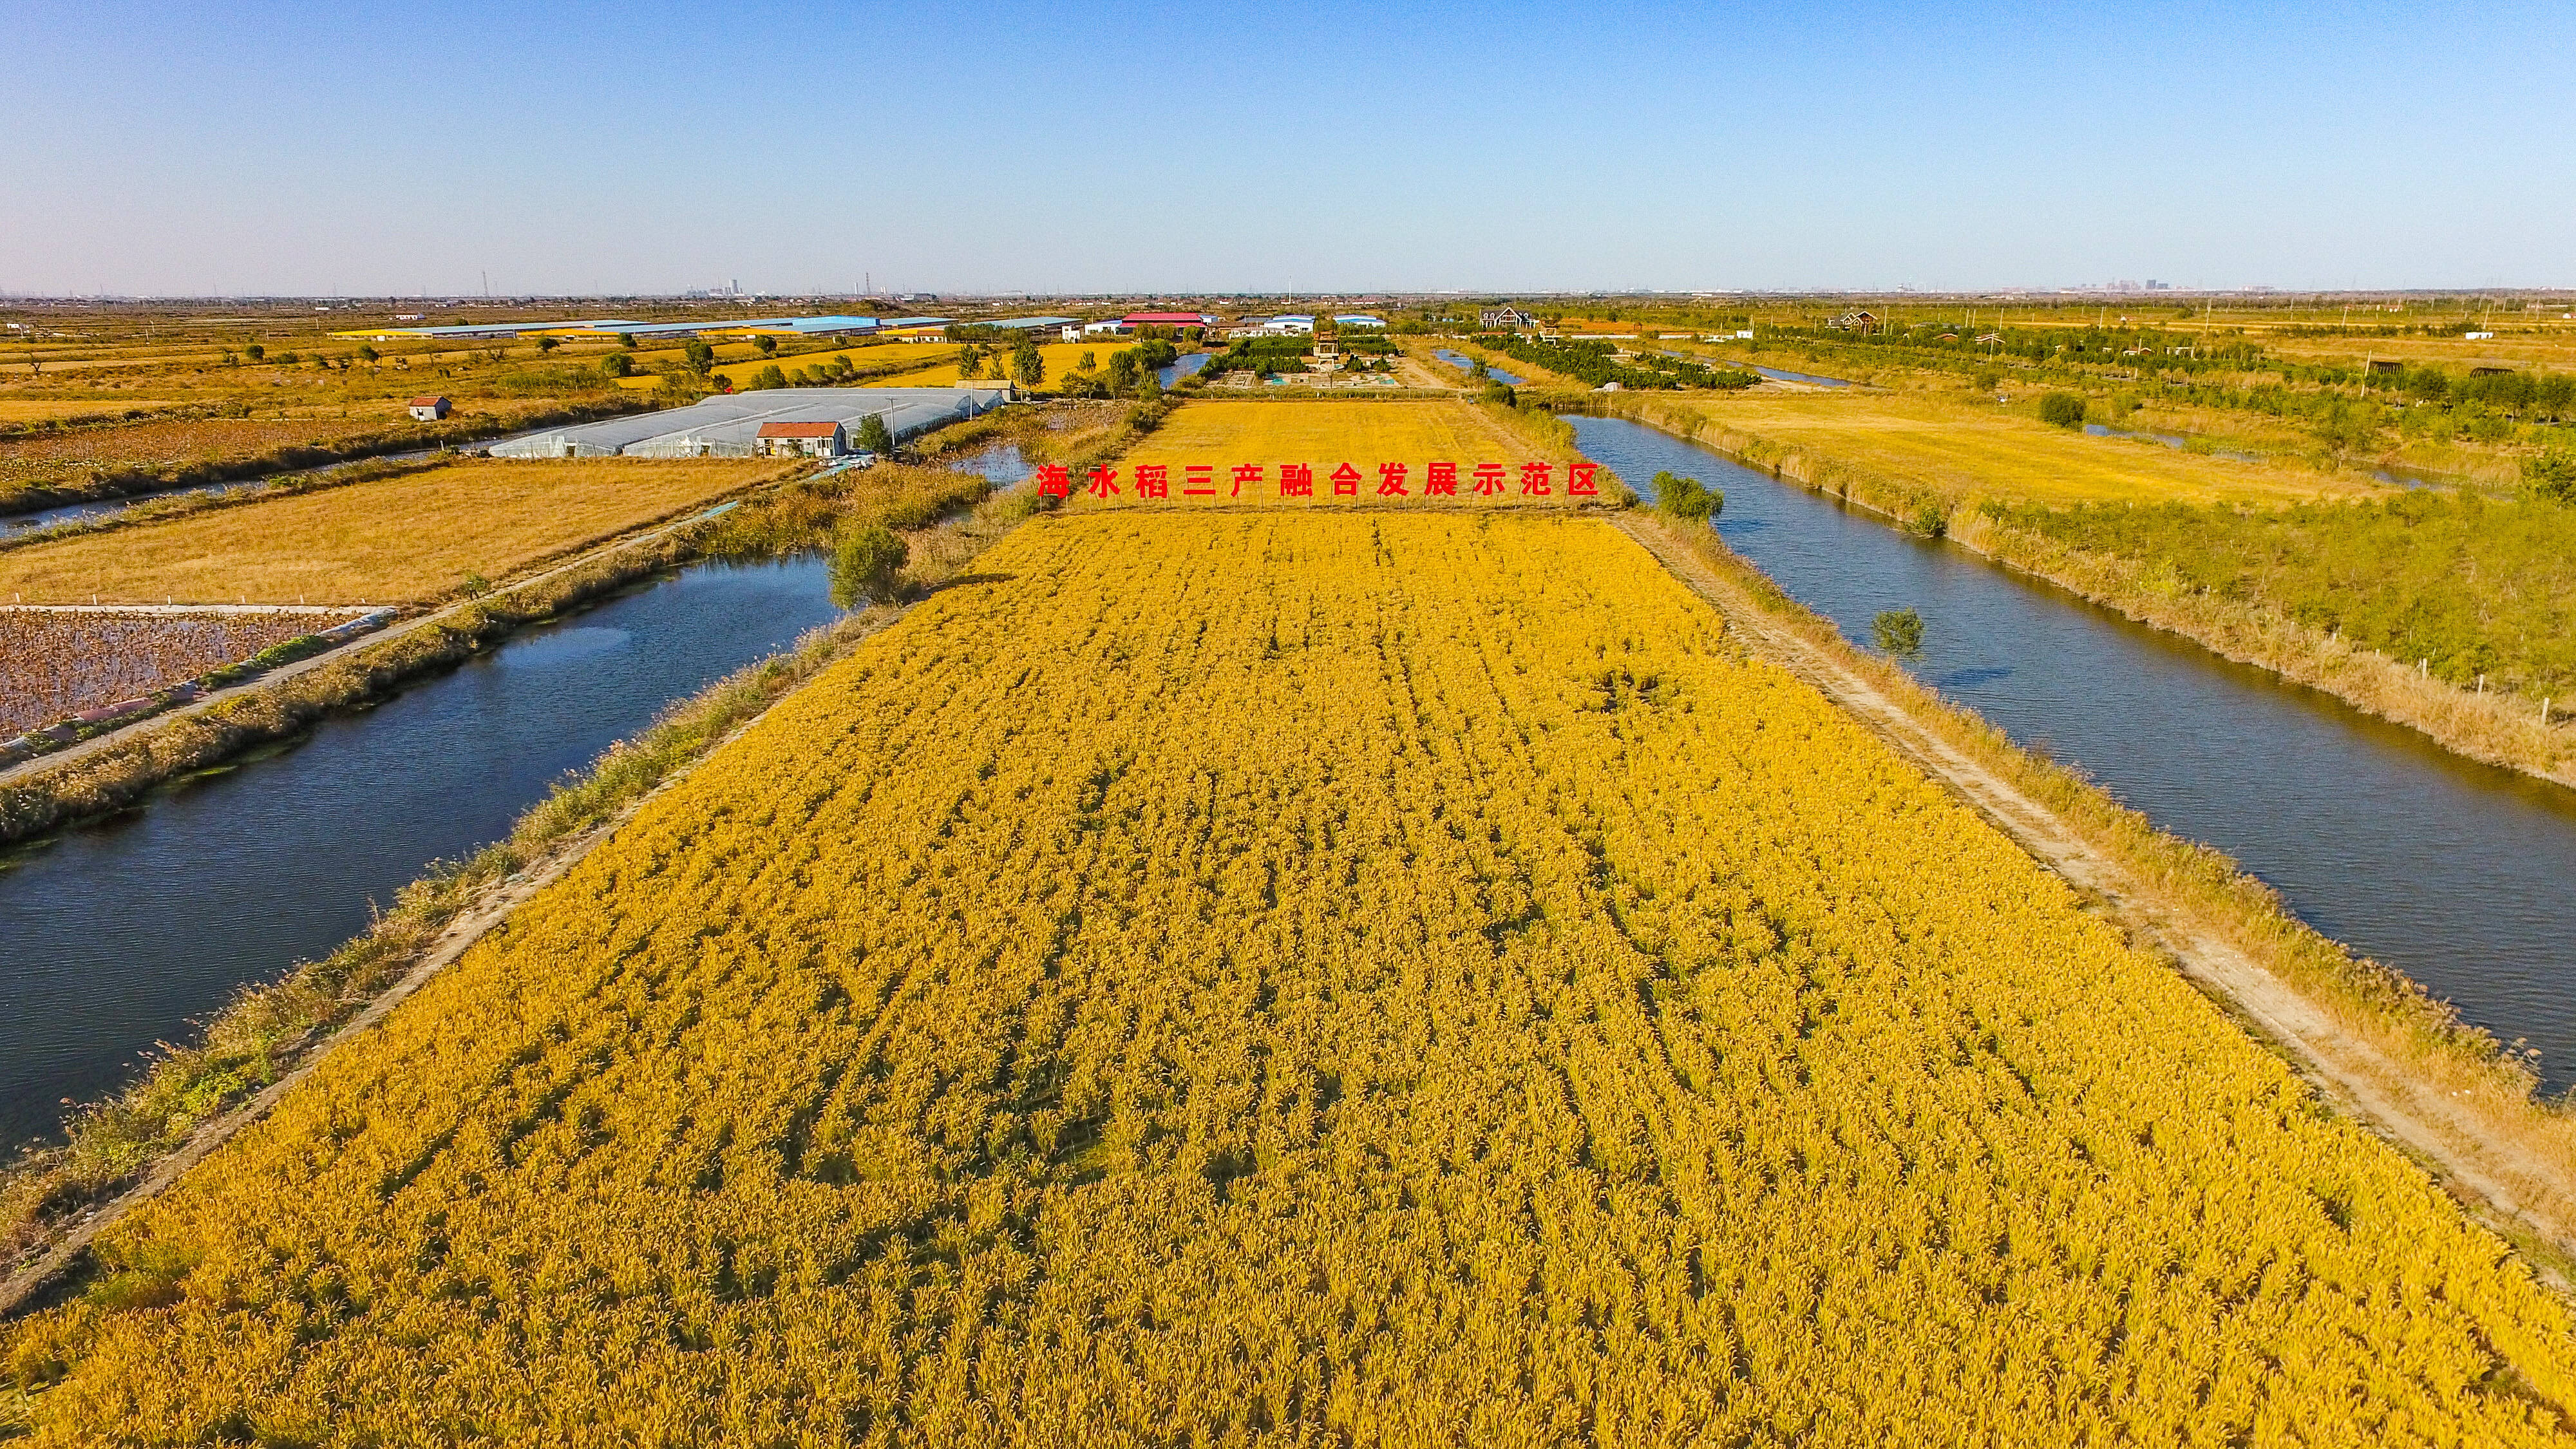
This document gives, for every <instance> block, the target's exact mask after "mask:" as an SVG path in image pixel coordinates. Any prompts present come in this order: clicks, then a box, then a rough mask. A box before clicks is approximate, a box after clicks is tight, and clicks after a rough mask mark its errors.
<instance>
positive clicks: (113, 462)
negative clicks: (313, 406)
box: [0, 403, 403, 498]
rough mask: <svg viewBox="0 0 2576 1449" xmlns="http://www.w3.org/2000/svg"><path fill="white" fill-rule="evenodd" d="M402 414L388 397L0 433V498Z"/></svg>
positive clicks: (317, 438)
mask: <svg viewBox="0 0 2576 1449" xmlns="http://www.w3.org/2000/svg"><path fill="white" fill-rule="evenodd" d="M94 410H96V411H107V410H109V405H108V404H103V403H102V404H98V405H96V407H95V409H94ZM402 421H403V412H402V409H401V408H400V407H397V406H394V405H391V404H385V405H380V406H379V407H377V408H376V409H374V410H373V411H366V412H360V413H359V414H357V415H356V416H352V417H349V418H346V419H341V418H336V417H335V418H331V419H321V418H257V419H254V418H173V419H170V420H167V421H163V422H142V423H135V424H132V425H130V426H126V427H113V428H91V429H85V430H83V431H80V432H69V433H38V434H36V435H34V436H31V437H24V438H8V439H0V498H5V497H7V496H8V495H9V494H10V493H12V492H15V491H17V490H19V489H22V488H31V487H43V486H49V485H50V486H61V485H65V484H77V483H82V482H86V481H88V478H89V476H90V475H91V474H93V473H100V472H125V471H128V470H161V469H170V468H180V467H185V466H187V465H188V464H191V463H202V462H208V461H212V460H215V459H219V458H230V457H240V456H246V455H251V454H257V453H263V452H267V451H269V450H271V449H275V448H287V447H297V446H303V445H313V446H320V447H328V446H330V444H331V443H332V442H333V441H334V440H335V439H338V438H341V437H353V436H357V435H360V434H365V433H378V432H383V431H385V430H387V429H389V428H392V427H396V426H398V425H400V424H401V423H402Z"/></svg>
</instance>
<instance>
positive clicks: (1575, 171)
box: [0, 0, 2576, 299]
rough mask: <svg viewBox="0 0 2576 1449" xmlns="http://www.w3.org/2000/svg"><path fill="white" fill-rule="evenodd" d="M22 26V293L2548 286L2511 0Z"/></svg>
mask: <svg viewBox="0 0 2576 1449" xmlns="http://www.w3.org/2000/svg"><path fill="white" fill-rule="evenodd" d="M12 17H13V18H12V23H11V26H10V30H11V33H12V37H13V40H15V41H16V42H18V44H17V46H16V54H15V56H14V59H15V60H16V61H17V64H16V65H14V66H13V67H12V80H13V85H12V86H11V87H10V88H9V89H8V90H7V92H6V93H5V94H0V116H6V117H7V122H8V124H7V131H8V134H9V135H10V136H11V137H12V138H13V144H12V147H11V151H12V153H13V154H11V155H10V157H9V165H8V166H7V167H6V169H5V171H0V294H7V295H14V296H25V297H44V296H62V295H65V294H75V295H92V296H99V295H121V296H132V297H146V296H158V297H197V298H207V299H219V298H225V297H257V296H274V297H290V296H291V297H314V296H353V297H371V296H372V297H387V296H391V297H402V296H427V297H454V296H472V295H480V294H481V293H483V292H484V291H485V289H486V286H487V282H486V277H487V276H488V286H489V289H490V291H491V292H492V293H493V294H494V295H495V296H496V297H504V296H523V295H542V296H562V297H575V296H650V295H671V294H675V293H678V292H682V291H686V290H692V289H704V288H710V287H721V286H723V285H725V284H726V283H728V282H733V281H738V282H739V283H740V284H741V286H742V287H743V288H744V290H746V291H756V292H762V293H767V294H773V295H779V294H799V293H811V294H819V295H845V294H850V293H855V292H859V291H861V290H865V289H872V290H874V291H876V292H879V293H886V292H935V293H944V294H951V295H987V296H998V295H1005V294H1014V293H1019V294H1027V295H1031V296H1069V295H1085V294H1091V295H1098V294H1127V295H1133V294H1144V293H1158V292H1159V293H1164V294H1190V293H1205V294H1278V293H1295V294H1308V295H1314V294H1345V295H1347V294H1356V293H1368V292H1406V293H1433V292H1441V291H1457V292H1463V293H1468V294H1478V293H1536V292H1588V291H1615V292H1636V291H1647V290H1661V291H1674V292H1690V291H1698V290H1721V289H1725V290H1745V291H1762V292H1810V293H1812V292H1823V291H1865V292H1887V291H1893V290H1895V289H1898V288H1900V287H1906V286H1911V287H1914V288H1916V289H1919V290H1921V291H1924V292H1926V293H1935V294H1937V293H1960V292H1984V291H1995V290H2001V289H2006V288H2015V287H2023V288H2032V289H2038V290H2047V289H2052V288H2060V287H2077V286H2099V285H2100V284H2103V283H2107V282H2111V281H2114V280H2121V279H2127V280H2135V281H2138V282H2141V283H2143V282H2145V281H2147V280H2149V279H2154V280H2158V281H2163V282H2167V283H2170V284H2172V285H2173V286H2174V287H2175V288H2176V289H2178V290H2184V291H2198V290H2227V289H2238V288H2245V287H2250V286H2270V287H2273V288H2276V289H2279V290H2281V291H2285V292H2310V291H2329V292H2334V291H2347V290H2373V291H2384V290H2431V291H2441V290H2470V289H2498V288H2550V287H2564V286H2567V285H2569V284H2570V283H2571V282H2576V265H2571V258H2576V181H2571V180H2570V179H2569V178H2568V176H2567V174H2566V169H2565V167H2564V166H2563V165H2562V164H2558V158H2557V157H2556V156H2555V155H2554V154H2553V153H2554V151H2555V145H2554V143H2555V142H2556V141H2557V139H2558V138H2559V137H2560V136H2561V135H2563V133H2564V129H2565V126H2564V121H2563V114H2562V113H2563V107H2564V100H2565V94H2566V84H2565V81H2564V78H2563V76H2562V75H2560V74H2557V73H2555V72H2554V69H2553V68H2554V67H2555V66H2556V65H2557V64H2558V62H2556V61H2554V60H2553V59H2552V58H2551V57H2553V56H2555V55H2563V54H2564V53H2565V52H2566V50H2567V42H2568V41H2569V40H2571V39H2576V14H2571V13H2570V12H2568V11H2566V10H2564V9H2542V8H2540V7H2536V6H2521V7H2497V8H2486V9H2478V10H2469V9H2466V8H2456V9H2446V8H2443V7H2424V6H2413V7H2404V8H2400V7H2396V6H2391V5H2375V4H2363V5H2353V6H2343V7H2337V8H2335V9H2333V10H2331V11H2329V10H2325V9H2323V8H2307V7H2273V8H2269V9H2262V10H2234V9H2221V8H2217V7H2170V8H2168V9H2166V10H2164V11H2161V12H2159V13H2157V14H2154V15H2150V16H2143V17H2141V16H2131V15H2122V14H2095V15H2082V16H2047V17H2043V18H2041V19H2039V20H2037V21H2034V20H2033V18H2032V15H2031V12H2029V11H2028V10H2026V9H2021V8H2014V9H2006V8H2004V7H2001V6H1976V7H1970V6H1950V7H1943V8H1942V9H1940V10H1939V11H1937V12H1931V13H1924V12H1917V11H1911V10H1904V9H1899V8H1895V7H1888V6H1875V5H1864V6H1860V7H1855V8H1852V9H1849V10H1846V11H1841V12H1837V13H1836V14H1835V16H1834V17H1833V18H1832V20H1831V22H1830V24H1829V25H1820V24H1819V23H1818V22H1816V21H1814V20H1811V19H1809V18H1807V17H1806V16H1805V15H1804V14H1802V13H1798V12H1793V11H1790V10H1789V9H1788V8H1786V7H1781V6H1776V5H1761V6H1747V7H1742V8H1739V9H1736V10H1733V11H1729V12H1725V13H1710V12H1706V11H1703V10H1699V9H1681V8H1671V7H1660V6H1650V5H1626V6H1610V7H1605V8H1597V9H1592V10H1587V11H1585V12H1584V13H1583V14H1582V15H1580V16H1567V15H1564V14H1560V13H1558V12H1555V11H1552V10H1543V9H1539V8H1535V7H1523V6H1503V7H1495V8H1490V9H1486V10H1481V11H1478V12H1475V13H1473V14H1451V13H1448V12H1445V11H1443V12H1434V11H1430V10H1427V9H1423V8H1419V7H1402V6H1394V7H1376V6H1354V5H1345V4H1329V3H1328V4H1323V5H1318V6H1312V7H1307V8H1304V9H1301V10H1298V11H1294V12H1264V13H1262V14H1259V15H1256V16H1248V17H1247V16H1237V15H1229V14H1220V13H1215V12H1200V11H1175V12H1171V13H1169V14H1141V13H1134V12H1125V11H1121V12H1115V13H1110V14H1105V15H1096V16H1095V15H1080V14H1073V13H1069V12H1066V11H1063V10H1059V9H1056V8H1051V7H1048V8H1041V7H1028V6H1020V5H1000V6H995V7H990V8H987V9H983V10H975V11H963V10H961V11H939V12H930V11H924V10H919V9H913V8H904V7H891V6H877V5H868V6H855V7H849V8H846V9H843V10H840V11H836V12H833V13H830V14H810V13H805V12H802V11H799V10H796V9H792V8H789V7H783V6H776V5H752V6H745V7H740V8H737V9H734V10H728V11H723V12H709V11H706V10H704V9H698V8H689V9H683V8H681V7H678V6H675V5H669V4H645V5H639V6H635V7H629V8H626V9H621V10H619V11H617V12H615V13H614V14H613V15H610V16H607V17H606V18H601V17H597V16H591V15H580V16H563V17H557V16H554V15H550V14H548V13H544V12H536V11H530V10H525V9H514V8H504V7H500V6H495V5H490V4H487V3H461V4H448V5H435V4H433V5H424V6H406V7H403V8H401V9H399V10H393V11H383V12H365V11H355V10H350V9H346V8H325V7H322V6H319V5H310V4H264V5H254V6H249V7H232V8H228V9H227V10H226V11H224V12H222V13H214V12H207V11H201V10H197V9H194V8H186V7H179V6H176V5H172V4H168V3H161V0H154V3H145V4H140V5H134V6H130V7H124V8H121V9H116V10H112V11H111V10H101V9H97V8H93V7H81V6H74V5H71V4H67V3H62V0H33V3H21V4H17V5H14V6H12Z"/></svg>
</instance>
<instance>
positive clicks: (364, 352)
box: [358, 342, 380, 366]
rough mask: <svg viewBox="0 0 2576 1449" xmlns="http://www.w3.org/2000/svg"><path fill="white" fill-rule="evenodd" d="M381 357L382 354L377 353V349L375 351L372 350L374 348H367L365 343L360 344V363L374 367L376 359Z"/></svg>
mask: <svg viewBox="0 0 2576 1449" xmlns="http://www.w3.org/2000/svg"><path fill="white" fill-rule="evenodd" d="M379 355H380V354H379V353H378V352H377V351H376V349H374V348H372V347H369V346H367V345H366V344H365V343H363V342H362V343H359V344H358V360H359V361H360V362H363V363H366V364H368V365H369V366H373V365H374V364H375V361H376V358H377V357H378V356H379Z"/></svg>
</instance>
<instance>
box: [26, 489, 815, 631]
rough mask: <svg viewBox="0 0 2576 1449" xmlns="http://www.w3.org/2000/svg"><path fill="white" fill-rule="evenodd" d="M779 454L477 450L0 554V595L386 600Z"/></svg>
mask: <svg viewBox="0 0 2576 1449" xmlns="http://www.w3.org/2000/svg"><path fill="white" fill-rule="evenodd" d="M793 466H795V465H793V464H787V463H780V462H774V461H770V460H765V459H762V460H740V461H735V460H698V459H692V460H685V461H660V460H642V459H629V458H600V459H582V460H578V461H570V460H567V461H541V462H540V461H499V460H482V461H469V462H456V463H449V464H446V465H444V466H441V467H436V468H429V469H424V470H421V471H418V472H413V473H405V474H400V475H398V476H395V477H390V478H378V479H372V480H369V481H366V482H362V483H351V484H345V485H343V486H340V487H336V488H327V489H322V490H319V491H316V492H311V493H300V494H291V495H288V496H285V497H278V498H269V499H264V500H261V501H259V502H255V503H245V504H240V505H237V506H232V507H224V508H215V509H209V510H206V511H203V512H198V513H190V514H185V515H182V516H180V517H176V518H171V519H167V520H163V521H160V522H153V523H137V524H133V525H130V526H127V527H124V528H119V529H115V530H113V531H110V532H105V533H96V534H86V535H79V536H75V537H71V538H66V539H61V540H57V541H54V542H50V543H36V544H29V545H26V546H24V547H20V548H15V549H10V550H7V551H0V602H24V603H81V604H85V603H90V602H92V601H93V600H96V601H100V602H105V603H145V604H160V603H166V602H171V601H176V602H179V603H218V604H229V603H237V602H251V603H270V604H293V603H313V604H354V603H360V602H368V603H387V602H395V601H404V600H415V599H427V598H434V597H438V596H441V595H444V594H447V593H449V592H452V591H454V590H456V589H458V588H459V587H461V586H464V585H465V584H466V583H467V581H468V579H469V576H475V575H479V576H481V577H482V578H483V579H485V580H487V581H497V580H499V579H502V578H505V577H507V576H509V575H510V574H512V573H514V572H517V571H518V570H520V569H522V568H525V567H527V566H528V565H530V564H532V563H534V562H536V561H538V560H540V559H544V558H547V557H549V556H552V555H554V554H557V553H560V552H562V551H564V550H567V549H571V548H575V547H579V546H581V545H583V544H585V543H588V542H591V541H593V540H595V539H599V538H603V537H607V536H609V535H613V534H616V533H619V532H622V531H624V530H626V529H629V528H633V527H637V526H639V525H642V524H645V523H648V522H650V521H652V520H654V519H657V518H660V517H663V516H665V515H667V514H670V513H672V512H674V511H676V510H679V509H682V508H685V507H688V506H689V505H691V504H693V503H701V502H710V501H712V500H714V499H716V498H718V497H721V496H723V495H724V494H727V493H730V492H733V491H735V490H737V489H740V488H744V487H748V486H750V485H752V484H755V483H758V482H760V481H761V480H763V479H766V478H772V477H777V476H779V475H781V474H783V473H784V472H786V471H788V470H789V469H790V468H792V467H793Z"/></svg>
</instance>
